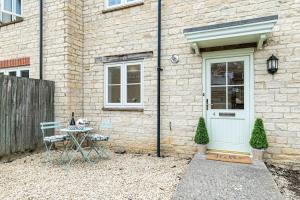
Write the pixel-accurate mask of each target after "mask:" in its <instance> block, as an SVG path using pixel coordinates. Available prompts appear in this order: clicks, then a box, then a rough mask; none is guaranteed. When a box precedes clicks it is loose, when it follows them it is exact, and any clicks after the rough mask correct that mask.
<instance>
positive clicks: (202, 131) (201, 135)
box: [195, 117, 209, 144]
mask: <svg viewBox="0 0 300 200" xmlns="http://www.w3.org/2000/svg"><path fill="white" fill-rule="evenodd" d="M195 142H196V144H208V143H209V138H208V133H207V129H206V125H205V121H204V118H203V117H200V119H199V122H198V126H197V131H196V135H195Z"/></svg>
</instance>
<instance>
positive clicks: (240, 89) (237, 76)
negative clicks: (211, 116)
mask: <svg viewBox="0 0 300 200" xmlns="http://www.w3.org/2000/svg"><path fill="white" fill-rule="evenodd" d="M244 70H245V69H244V61H236V62H222V63H212V64H211V109H233V110H235V109H236V110H238V109H241V110H243V109H244Z"/></svg>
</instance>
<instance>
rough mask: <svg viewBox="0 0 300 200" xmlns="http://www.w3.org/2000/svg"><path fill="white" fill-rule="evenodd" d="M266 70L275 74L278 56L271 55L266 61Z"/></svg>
mask: <svg viewBox="0 0 300 200" xmlns="http://www.w3.org/2000/svg"><path fill="white" fill-rule="evenodd" d="M267 67H268V72H269V73H270V74H272V75H273V74H275V73H276V72H277V71H278V58H277V57H276V56H274V55H272V56H271V57H270V58H269V59H268V61H267Z"/></svg>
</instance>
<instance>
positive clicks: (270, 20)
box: [183, 15, 278, 54]
mask: <svg viewBox="0 0 300 200" xmlns="http://www.w3.org/2000/svg"><path fill="white" fill-rule="evenodd" d="M277 20H278V15H273V16H267V17H260V18H254V19H247V20H241V21H234V22H228V23H223V24H216V25H209V26H202V27H195V28H187V29H184V30H183V33H184V35H185V37H186V39H187V40H188V42H190V43H191V44H192V47H193V48H194V49H195V51H196V53H197V54H200V49H201V48H209V47H219V46H228V45H239V44H250V43H256V45H257V48H258V49H261V48H262V46H263V43H264V41H265V40H266V39H267V34H268V33H270V32H272V30H273V27H274V25H275V24H276V22H277Z"/></svg>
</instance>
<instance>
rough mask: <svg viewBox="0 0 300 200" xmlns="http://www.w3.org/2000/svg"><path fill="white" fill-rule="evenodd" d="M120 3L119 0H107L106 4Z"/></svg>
mask: <svg viewBox="0 0 300 200" xmlns="http://www.w3.org/2000/svg"><path fill="white" fill-rule="evenodd" d="M119 4H121V0H108V6H115V5H119Z"/></svg>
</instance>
